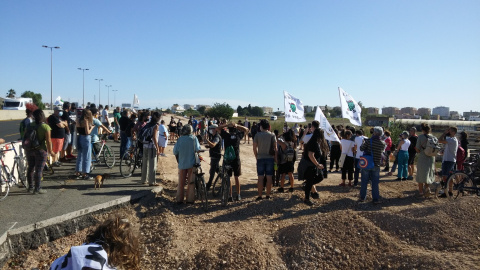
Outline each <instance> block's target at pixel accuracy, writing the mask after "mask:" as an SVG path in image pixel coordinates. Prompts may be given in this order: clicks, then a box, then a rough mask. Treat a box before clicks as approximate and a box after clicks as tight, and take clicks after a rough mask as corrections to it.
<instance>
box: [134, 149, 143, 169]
mask: <svg viewBox="0 0 480 270" xmlns="http://www.w3.org/2000/svg"><path fill="white" fill-rule="evenodd" d="M133 157H134V161H135V163H134V166H133V169H132V174H133V173H134V172H135V169H136V168H140V170H142V157H141V156H140V149H139V148H135V151H134V152H133Z"/></svg>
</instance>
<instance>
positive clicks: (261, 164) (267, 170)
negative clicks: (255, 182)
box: [257, 158, 274, 176]
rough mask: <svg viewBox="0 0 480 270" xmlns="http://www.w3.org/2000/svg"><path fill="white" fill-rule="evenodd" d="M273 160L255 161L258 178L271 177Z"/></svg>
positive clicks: (262, 159) (261, 159)
mask: <svg viewBox="0 0 480 270" xmlns="http://www.w3.org/2000/svg"><path fill="white" fill-rule="evenodd" d="M273 164H274V159H273V158H260V159H257V175H258V176H264V175H266V176H273Z"/></svg>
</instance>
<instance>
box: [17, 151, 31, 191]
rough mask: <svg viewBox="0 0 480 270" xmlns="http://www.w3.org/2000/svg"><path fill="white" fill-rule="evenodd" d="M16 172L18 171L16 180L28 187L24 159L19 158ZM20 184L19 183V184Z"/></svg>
mask: <svg viewBox="0 0 480 270" xmlns="http://www.w3.org/2000/svg"><path fill="white" fill-rule="evenodd" d="M16 168H17V173H18V181H19V182H20V183H21V184H22V185H23V186H24V187H25V188H28V183H27V172H26V170H27V168H26V166H25V159H24V158H20V159H19V160H18V163H17V164H16ZM19 186H20V185H19Z"/></svg>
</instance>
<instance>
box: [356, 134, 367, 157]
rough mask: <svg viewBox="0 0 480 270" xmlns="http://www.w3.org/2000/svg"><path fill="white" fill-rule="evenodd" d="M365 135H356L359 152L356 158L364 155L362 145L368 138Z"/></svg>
mask: <svg viewBox="0 0 480 270" xmlns="http://www.w3.org/2000/svg"><path fill="white" fill-rule="evenodd" d="M366 138H367V137H365V136H356V137H355V145H356V146H357V154H356V155H355V158H360V157H361V156H362V155H363V151H361V150H360V146H362V144H363V140H364V139H366Z"/></svg>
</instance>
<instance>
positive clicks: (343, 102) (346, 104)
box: [338, 87, 362, 126]
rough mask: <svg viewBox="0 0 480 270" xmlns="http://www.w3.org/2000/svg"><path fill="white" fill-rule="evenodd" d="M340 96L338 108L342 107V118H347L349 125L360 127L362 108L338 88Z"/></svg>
mask: <svg viewBox="0 0 480 270" xmlns="http://www.w3.org/2000/svg"><path fill="white" fill-rule="evenodd" d="M338 92H339V94H340V106H341V107H342V117H343V118H348V120H350V123H352V124H354V125H357V126H361V125H362V117H361V114H362V108H360V106H358V103H357V102H356V101H355V100H354V99H353V97H352V96H350V95H349V94H348V93H347V92H345V91H344V90H343V89H342V88H340V87H338Z"/></svg>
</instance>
